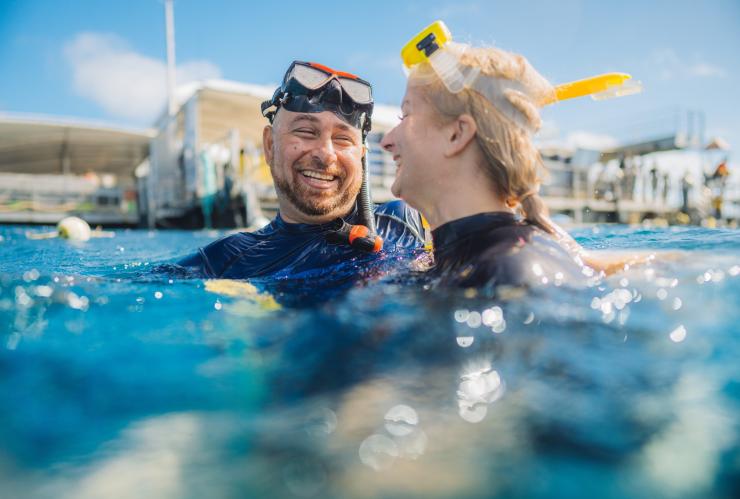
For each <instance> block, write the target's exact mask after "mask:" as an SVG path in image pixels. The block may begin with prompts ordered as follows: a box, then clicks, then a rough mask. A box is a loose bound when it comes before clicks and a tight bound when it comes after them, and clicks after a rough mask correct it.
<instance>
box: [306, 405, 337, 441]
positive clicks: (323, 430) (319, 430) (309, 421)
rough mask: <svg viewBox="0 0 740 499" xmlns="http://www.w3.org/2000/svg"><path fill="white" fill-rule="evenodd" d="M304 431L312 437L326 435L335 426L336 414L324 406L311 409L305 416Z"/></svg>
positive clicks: (334, 428) (331, 431) (332, 431)
mask: <svg viewBox="0 0 740 499" xmlns="http://www.w3.org/2000/svg"><path fill="white" fill-rule="evenodd" d="M305 425H306V432H307V433H308V434H309V435H311V436H313V437H326V436H327V435H331V434H332V433H334V430H336V428H337V415H336V414H335V413H334V411H332V410H331V409H327V408H325V407H322V408H319V409H316V410H314V411H311V412H310V413H309V415H308V416H307V417H306V422H305Z"/></svg>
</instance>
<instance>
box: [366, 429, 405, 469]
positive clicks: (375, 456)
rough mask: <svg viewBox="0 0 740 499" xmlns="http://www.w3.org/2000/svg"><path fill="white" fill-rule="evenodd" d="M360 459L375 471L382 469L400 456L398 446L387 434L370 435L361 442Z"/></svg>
mask: <svg viewBox="0 0 740 499" xmlns="http://www.w3.org/2000/svg"><path fill="white" fill-rule="evenodd" d="M359 455H360V461H362V464H364V465H365V466H368V467H370V468H372V469H374V470H375V471H380V470H383V469H385V468H387V467H388V466H390V465H391V464H393V461H395V460H396V457H398V446H397V445H396V443H395V442H394V441H393V440H391V439H390V438H388V437H386V436H385V435H378V434H375V435H370V436H369V437H367V438H366V439H365V440H363V442H362V443H361V444H360V450H359Z"/></svg>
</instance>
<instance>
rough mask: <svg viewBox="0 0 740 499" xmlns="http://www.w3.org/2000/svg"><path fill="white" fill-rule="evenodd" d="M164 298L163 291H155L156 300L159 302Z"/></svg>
mask: <svg viewBox="0 0 740 499" xmlns="http://www.w3.org/2000/svg"><path fill="white" fill-rule="evenodd" d="M162 296H163V295H162V292H161V291H155V292H154V298H156V299H157V300H161V299H162Z"/></svg>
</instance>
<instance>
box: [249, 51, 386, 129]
mask: <svg viewBox="0 0 740 499" xmlns="http://www.w3.org/2000/svg"><path fill="white" fill-rule="evenodd" d="M281 107H282V108H284V109H286V110H288V111H293V112H296V113H320V112H323V111H330V112H332V113H334V114H336V115H337V116H338V117H339V118H340V119H342V120H343V121H345V122H347V123H348V124H350V125H352V126H354V127H356V128H359V129H360V130H363V132H366V131H367V130H369V129H370V116H371V115H372V112H373V93H372V86H371V85H370V83H368V82H366V81H365V80H363V79H361V78H359V77H357V76H355V75H353V74H350V73H346V72H343V71H336V70H334V69H331V68H329V67H327V66H324V65H322V64H317V63H315V62H302V61H293V63H292V64H291V65H290V67H289V68H288V71H287V72H286V73H285V76H284V77H283V83H282V84H281V85H280V87H279V88H278V89H277V90H275V93H274V95H273V96H272V99H270V100H269V101H265V102H263V103H262V115H263V116H265V117H267V119H269V120H270V122H272V120H273V118H274V116H275V113H276V112H277V110H278V109H280V108H281ZM271 108H274V109H271Z"/></svg>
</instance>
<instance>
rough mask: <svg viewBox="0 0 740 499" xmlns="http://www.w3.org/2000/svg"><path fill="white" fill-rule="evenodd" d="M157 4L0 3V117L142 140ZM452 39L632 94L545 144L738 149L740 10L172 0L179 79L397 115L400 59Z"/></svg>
mask: <svg viewBox="0 0 740 499" xmlns="http://www.w3.org/2000/svg"><path fill="white" fill-rule="evenodd" d="M163 10H164V9H163V4H162V2H161V1H160V0H126V1H105V0H97V1H93V0H67V1H64V2H60V1H58V0H0V75H2V78H0V112H2V111H5V112H22V113H38V114H47V115H59V116H66V117H75V118H84V119H91V120H96V121H105V122H110V123H115V124H124V125H134V126H147V125H150V124H151V122H152V117H153V116H155V115H156V114H157V113H158V111H159V110H160V109H161V106H162V105H163V103H162V98H163V91H164V82H163V74H164V73H163V70H164V69H163V61H164V54H165V47H164V22H163V18H164V14H163ZM438 18H439V19H443V20H444V21H445V22H446V23H447V25H448V26H449V27H450V29H451V30H452V32H453V34H454V35H455V38H456V39H457V40H458V41H467V42H472V43H475V44H488V45H490V44H495V45H497V46H499V47H501V48H504V49H508V50H512V51H516V52H519V53H521V54H523V55H525V56H526V57H527V58H529V59H530V61H531V62H532V64H533V65H534V66H535V67H536V68H537V69H538V70H539V71H540V72H541V73H543V74H544V75H545V76H546V77H547V78H549V79H550V80H551V81H552V82H554V83H558V82H564V81H569V80H573V79H577V78H580V77H584V76H589V75H592V74H596V73H600V72H605V71H625V72H628V73H631V74H633V75H634V76H635V78H637V79H639V80H641V81H642V82H643V84H644V86H645V91H644V92H643V93H642V94H641V95H638V96H632V97H626V98H623V99H616V100H612V101H602V102H592V101H590V100H581V101H571V102H565V103H560V104H558V105H556V106H552V107H550V108H547V109H546V110H545V111H544V118H545V120H546V123H547V127H546V129H545V130H544V131H543V134H544V135H546V136H552V137H559V138H560V139H566V138H573V137H579V134H580V136H581V137H584V136H585V137H586V138H589V139H596V140H599V139H604V140H607V141H608V140H611V139H612V138H613V139H617V140H627V139H630V138H633V137H634V138H637V137H641V136H648V135H657V134H660V133H662V132H664V131H669V130H670V129H671V128H672V127H673V125H674V123H675V116H676V113H677V112H678V111H680V110H687V109H693V110H700V111H703V112H704V113H705V116H706V123H707V132H708V135H710V136H711V135H720V136H722V137H724V138H725V139H726V140H728V141H729V142H730V143H731V144H732V145H733V146H734V148H735V149H737V148H738V147H740V92H738V89H739V88H740V64H739V63H740V1H738V0H707V1H702V2H697V1H684V0H674V1H652V2H645V1H643V2H638V1H631V0H623V1H620V2H603V1H585V0H559V1H526V0H524V1H519V2H511V1H510V2H501V1H489V2H484V1H465V0H462V1H459V2H453V1H432V0H429V1H423V2H422V1H412V2H400V1H397V2H391V1H384V0H383V1H372V2H349V1H344V2H335V1H329V0H324V1H321V2H307V1H301V2H290V1H285V2H282V3H278V2H266V1H265V2H252V1H239V2H237V1H225V0H224V1H219V0H214V1H202V0H201V1H198V0H177V1H176V2H175V23H176V41H177V42H176V43H177V62H178V75H179V77H180V78H181V80H186V79H194V78H203V77H219V78H225V79H232V80H237V81H241V82H248V83H258V84H272V83H276V82H277V81H279V79H280V78H281V77H282V74H283V72H284V71H285V69H286V68H287V66H288V64H289V63H290V61H291V60H293V59H304V60H315V61H318V62H322V63H324V64H327V65H329V66H332V67H335V68H337V69H343V70H347V71H352V72H355V73H357V74H359V75H361V76H363V77H365V78H366V79H368V80H370V81H371V82H372V83H373V84H374V86H375V95H376V99H377V101H378V102H382V103H387V104H397V103H398V102H399V101H400V99H401V97H402V95H403V91H404V84H405V81H404V80H405V78H404V75H403V73H402V71H401V64H400V59H399V57H398V53H399V50H400V48H401V46H402V45H403V44H404V43H405V42H406V41H407V39H409V38H410V37H411V36H412V35H413V34H415V33H416V32H417V31H418V30H420V29H421V28H423V27H424V26H425V25H427V24H428V23H429V22H431V21H433V20H434V19H438Z"/></svg>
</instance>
